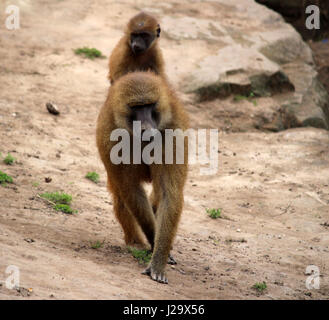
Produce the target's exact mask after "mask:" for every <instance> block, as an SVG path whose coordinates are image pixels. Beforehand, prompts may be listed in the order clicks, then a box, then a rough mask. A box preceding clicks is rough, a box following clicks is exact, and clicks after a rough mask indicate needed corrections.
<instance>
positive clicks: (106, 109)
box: [96, 72, 188, 283]
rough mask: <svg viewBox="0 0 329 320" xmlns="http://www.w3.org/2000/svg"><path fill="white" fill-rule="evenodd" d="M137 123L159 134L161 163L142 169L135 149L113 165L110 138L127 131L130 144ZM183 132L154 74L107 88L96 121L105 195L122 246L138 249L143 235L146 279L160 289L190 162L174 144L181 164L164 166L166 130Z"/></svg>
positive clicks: (176, 108) (169, 95)
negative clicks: (148, 251)
mask: <svg viewBox="0 0 329 320" xmlns="http://www.w3.org/2000/svg"><path fill="white" fill-rule="evenodd" d="M138 121H140V122H139V123H140V128H141V131H142V132H144V134H145V132H146V131H147V130H155V129H156V130H158V133H159V132H160V133H161V136H160V137H161V138H160V142H162V143H160V144H161V151H162V152H161V157H162V161H161V163H159V162H158V163H151V164H146V163H145V161H143V160H142V161H140V164H134V163H133V154H132V150H133V147H132V146H130V151H129V157H130V159H129V163H128V164H127V163H119V164H114V163H113V161H111V157H110V154H111V151H112V148H113V147H114V146H115V145H116V144H117V143H118V142H117V141H111V139H110V136H111V133H113V131H114V130H115V129H125V130H126V132H127V134H128V138H129V141H130V142H132V141H133V139H134V138H135V136H134V134H135V133H134V131H133V125H135V124H136V122H138ZM187 128H188V118H187V115H186V113H185V111H184V109H183V107H182V105H181V104H180V102H179V101H178V99H177V98H176V94H175V92H174V91H173V90H172V89H171V88H170V87H169V86H168V85H167V84H166V81H165V80H164V79H163V78H161V77H160V76H157V75H156V74H154V73H153V72H133V73H129V74H127V75H125V76H122V77H121V78H120V79H118V80H117V81H116V82H115V83H114V85H113V86H111V87H110V89H109V94H108V97H107V100H106V102H105V104H104V106H103V107H102V109H101V111H100V114H99V116H98V121H97V133H96V134H97V147H98V150H99V153H100V156H101V159H102V161H103V163H104V166H105V169H106V171H107V176H108V189H109V191H110V192H111V193H112V196H113V199H114V211H115V215H116V217H117V219H118V221H119V222H120V224H121V226H122V228H123V231H124V236H125V241H126V243H127V244H133V243H141V244H142V243H143V237H142V234H141V230H142V231H143V233H144V234H145V236H146V238H147V240H148V241H149V243H150V245H151V247H152V250H153V255H152V259H151V262H150V264H149V266H148V267H147V269H146V270H145V271H144V273H145V274H148V275H150V277H151V278H152V279H153V280H156V281H158V282H162V283H168V280H167V278H166V275H165V272H164V269H165V266H166V263H167V259H168V256H169V252H170V250H171V247H172V244H173V240H174V237H175V234H176V230H177V226H178V222H179V218H180V215H181V212H182V209H183V202H184V198H183V188H184V184H185V180H186V175H187V161H188V159H187V156H188V154H187V153H188V147H187V141H185V143H184V144H183V145H181V144H178V143H177V141H178V140H177V139H176V140H175V142H174V145H173V148H172V152H173V159H175V158H176V154H177V153H178V152H181V154H183V155H184V160H183V161H182V162H181V163H182V164H177V163H176V162H175V160H174V161H173V164H165V162H164V159H165V152H166V150H165V134H164V130H165V129H173V130H175V129H182V130H186V129H187ZM153 132H154V131H153ZM178 132H179V130H178ZM183 139H184V138H183ZM150 140H151V139H150ZM153 141H156V139H154V140H153ZM157 141H159V140H157ZM183 141H184V140H183ZM131 144H132V143H130V145H131ZM176 145H177V149H176ZM141 148H142V150H143V148H145V145H143V144H142V146H141ZM179 148H180V149H179ZM155 151H156V149H155V148H154V153H155ZM123 152H124V150H123ZM135 163H136V162H135ZM143 182H152V185H153V191H152V200H151V201H152V203H151V201H150V200H149V199H148V198H147V195H146V192H145V190H144V188H143V186H142V183H143ZM152 207H153V208H154V210H156V214H154V212H153V209H152Z"/></svg>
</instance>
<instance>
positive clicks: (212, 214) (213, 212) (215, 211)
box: [206, 209, 222, 219]
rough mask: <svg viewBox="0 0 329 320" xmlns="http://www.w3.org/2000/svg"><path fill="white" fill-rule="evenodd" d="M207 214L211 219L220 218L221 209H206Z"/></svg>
mask: <svg viewBox="0 0 329 320" xmlns="http://www.w3.org/2000/svg"><path fill="white" fill-rule="evenodd" d="M206 211H207V213H208V215H209V217H210V218H212V219H218V218H221V212H222V210H221V209H206Z"/></svg>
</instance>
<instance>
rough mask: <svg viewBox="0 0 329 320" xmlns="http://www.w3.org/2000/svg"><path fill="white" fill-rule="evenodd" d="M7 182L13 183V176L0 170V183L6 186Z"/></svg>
mask: <svg viewBox="0 0 329 320" xmlns="http://www.w3.org/2000/svg"><path fill="white" fill-rule="evenodd" d="M7 183H13V178H12V177H11V176H8V175H7V174H6V173H4V172H2V171H0V184H1V185H2V186H6V184H7Z"/></svg>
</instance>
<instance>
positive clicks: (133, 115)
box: [127, 103, 160, 131]
mask: <svg viewBox="0 0 329 320" xmlns="http://www.w3.org/2000/svg"><path fill="white" fill-rule="evenodd" d="M127 120H128V126H129V127H130V128H132V126H133V122H134V121H140V124H141V130H142V131H144V130H149V129H157V128H158V125H159V122H160V113H159V112H158V110H157V103H149V104H137V105H133V106H129V114H128V119H127Z"/></svg>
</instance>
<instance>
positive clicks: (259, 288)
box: [252, 281, 267, 293]
mask: <svg viewBox="0 0 329 320" xmlns="http://www.w3.org/2000/svg"><path fill="white" fill-rule="evenodd" d="M252 288H253V289H255V290H256V291H258V292H259V293H263V292H264V291H265V290H266V288H267V285H266V282H265V281H263V282H256V283H255V284H254V285H253V286H252Z"/></svg>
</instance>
